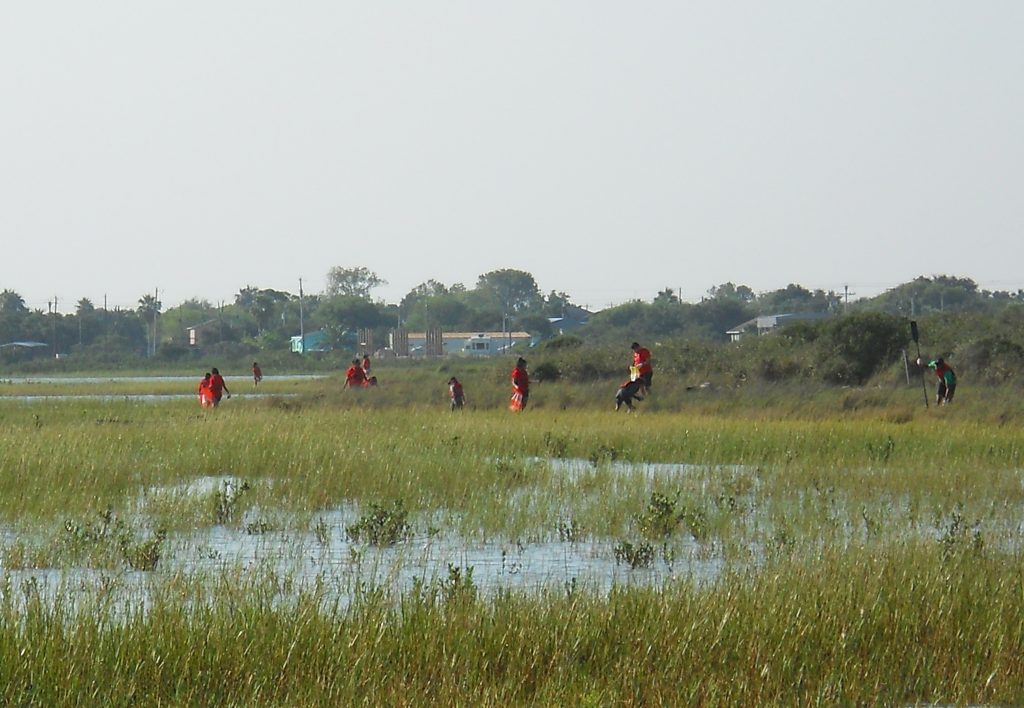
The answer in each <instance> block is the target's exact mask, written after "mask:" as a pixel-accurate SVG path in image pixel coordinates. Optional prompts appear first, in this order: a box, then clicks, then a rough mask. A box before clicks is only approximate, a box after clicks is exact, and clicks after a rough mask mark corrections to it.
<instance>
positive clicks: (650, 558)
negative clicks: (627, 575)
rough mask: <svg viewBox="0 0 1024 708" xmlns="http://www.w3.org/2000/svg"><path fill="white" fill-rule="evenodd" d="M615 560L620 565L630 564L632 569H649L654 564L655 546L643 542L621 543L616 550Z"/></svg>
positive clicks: (616, 546) (616, 545)
mask: <svg viewBox="0 0 1024 708" xmlns="http://www.w3.org/2000/svg"><path fill="white" fill-rule="evenodd" d="M614 552H615V560H616V561H617V562H619V563H628V564H629V567H630V568H633V569H634V570H635V569H637V568H649V567H650V566H651V564H652V563H653V562H654V546H652V545H651V544H649V543H647V542H646V541H642V542H640V543H636V544H634V543H632V542H630V541H619V542H618V543H617V544H615V548H614Z"/></svg>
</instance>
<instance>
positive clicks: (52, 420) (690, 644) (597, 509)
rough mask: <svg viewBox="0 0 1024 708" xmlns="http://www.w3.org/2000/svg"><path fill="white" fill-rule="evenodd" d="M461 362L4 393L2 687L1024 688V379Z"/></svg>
mask: <svg viewBox="0 0 1024 708" xmlns="http://www.w3.org/2000/svg"><path fill="white" fill-rule="evenodd" d="M451 366H452V364H451V363H450V362H449V363H442V364H437V363H434V364H424V365H421V366H418V367H396V368H394V369H391V370H388V369H387V368H386V367H382V370H381V372H380V373H381V378H382V381H383V383H382V385H381V386H380V387H379V389H376V390H368V391H350V390H344V389H343V388H342V386H341V381H340V379H338V378H337V377H333V378H327V379H300V380H296V381H293V382H290V383H289V384H287V388H286V389H284V390H281V392H282V393H288V394H290V395H288V396H287V397H268V398H254V397H246V396H245V395H242V394H241V393H239V395H237V396H236V397H235V398H234V399H232V400H231V401H229V402H225V403H224V404H222V406H221V407H220V408H219V409H217V410H214V411H202V410H200V409H199V408H198V406H197V405H196V404H195V402H193V401H188V400H177V399H166V400H160V401H156V402H153V401H148V400H134V399H121V400H111V401H95V400H84V399H83V400H76V399H63V400H53V401H49V400H43V401H37V402H34V403H31V404H27V403H24V402H22V401H20V400H18V398H17V396H18V395H21V391H20V390H18V391H17V392H16V393H14V394H13V395H12V396H9V397H8V398H7V399H0V470H2V474H0V565H2V573H3V580H2V584H0V686H2V688H0V693H2V696H3V700H4V701H5V702H18V703H36V704H53V703H70V702H88V703H100V702H104V703H107V702H114V703H126V702H129V701H139V700H143V701H146V702H150V701H160V702H169V703H197V702H201V703H208V702H217V703H230V704H235V703H252V702H261V703H289V704H295V703H299V704H302V703H314V702H316V703H321V702H332V703H353V702H374V703H379V702H389V703H422V702H443V703H465V702H473V703H484V704H494V703H499V702H500V703H507V702H509V701H513V702H517V703H531V702H536V703H559V704H562V703H575V704H591V705H605V704H608V703H614V702H625V703H648V702H665V703H668V702H672V703H679V702H690V703H692V702H697V701H700V702H714V703H745V704H750V703H778V702H804V701H806V702H811V701H822V702H826V701H827V702H844V703H845V702H886V703H889V702H911V703H913V702H950V703H969V702H991V703H1019V702H1020V701H1021V700H1022V699H1024V661H1022V659H1021V657H1022V656H1024V646H1021V644H1022V643H1024V640H1022V637H1024V570H1022V569H1024V565H1022V563H1021V560H1022V558H1021V553H1022V550H1021V538H1022V523H1024V518H1022V514H1021V512H1022V509H1024V477H1022V475H1024V472H1022V460H1021V456H1022V455H1024V433H1022V432H1021V429H1020V425H1019V421H1020V417H1019V410H1020V409H1019V404H1018V403H1017V400H1016V397H1015V396H1014V392H1012V391H1002V392H1001V391H1000V390H999V389H996V388H991V389H984V390H982V389H975V390H973V391H972V392H971V393H970V395H963V394H964V392H961V395H962V396H963V398H962V400H960V401H958V402H957V404H956V405H953V406H949V407H945V408H934V407H933V408H930V409H925V408H924V406H923V402H921V401H920V398H919V397H920V390H919V389H917V390H916V391H915V390H914V389H913V388H911V389H907V388H905V387H900V386H895V385H893V386H885V385H876V386H872V387H871V388H849V389H839V388H831V387H817V388H812V387H807V388H800V389H794V387H786V388H783V387H775V386H772V385H770V384H767V383H766V384H763V385H762V386H757V387H751V386H748V387H746V388H744V389H742V390H728V389H724V388H718V387H712V388H710V389H707V390H697V391H695V390H689V391H688V390H687V389H686V387H685V385H683V384H681V383H680V384H679V385H678V386H675V385H673V384H670V383H668V382H662V384H661V385H660V386H659V388H658V389H657V390H656V392H655V395H654V396H652V397H651V398H650V399H648V400H646V401H644V403H643V404H642V407H643V410H642V411H641V413H639V414H636V415H626V414H615V413H614V412H612V410H611V400H610V397H611V392H612V388H611V387H609V386H608V385H607V382H605V383H604V384H601V383H600V382H595V383H593V384H591V385H587V384H579V385H570V384H568V383H566V382H561V381H551V382H541V383H539V384H537V386H536V390H535V391H534V394H533V397H532V399H531V406H533V407H532V408H531V409H530V410H528V411H526V412H525V413H524V414H520V415H513V414H510V413H508V412H507V411H506V410H504V406H503V403H504V401H505V400H506V399H507V387H506V382H505V377H506V375H507V372H506V371H504V369H503V368H502V367H500V366H497V365H494V364H489V363H488V364H484V363H480V364H475V365H472V366H468V368H467V371H466V372H465V375H464V376H463V375H462V374H463V372H462V370H461V369H460V371H459V373H460V378H462V379H463V380H464V381H465V382H466V388H467V394H468V397H469V400H470V402H471V407H470V409H468V410H466V411H463V412H461V413H455V414H452V413H449V412H448V410H447V408H446V406H445V402H444V385H443V382H444V381H446V380H447V377H448V372H449V370H450V367H451ZM98 385H100V386H102V385H103V384H98ZM120 385H123V390H124V391H125V392H128V393H132V394H146V393H151V392H152V388H151V387H150V385H149V384H147V383H146V382H144V381H139V382H135V383H131V384H129V383H124V384H120ZM231 385H232V390H236V389H235V385H234V382H231ZM11 386H14V384H11ZM74 386H75V387H76V388H75V390H76V391H77V392H79V393H88V391H87V390H83V389H81V388H79V387H81V386H85V387H86V388H87V387H88V384H80V383H76V384H74ZM157 386H158V387H163V386H164V384H163V383H161V384H157ZM242 386H243V385H242V383H241V380H239V383H238V389H237V390H238V391H239V392H241V391H242V390H243V388H242ZM191 389H192V385H191V383H189V384H188V389H187V390H188V391H189V392H190V391H191ZM160 390H163V388H160ZM961 404H962V405H961Z"/></svg>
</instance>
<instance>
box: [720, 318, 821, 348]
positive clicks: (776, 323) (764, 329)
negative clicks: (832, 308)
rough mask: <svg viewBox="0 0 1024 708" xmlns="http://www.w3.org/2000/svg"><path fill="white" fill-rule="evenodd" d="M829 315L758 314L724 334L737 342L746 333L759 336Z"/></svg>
mask: <svg viewBox="0 0 1024 708" xmlns="http://www.w3.org/2000/svg"><path fill="white" fill-rule="evenodd" d="M831 316H832V315H831V314H830V313H828V312H790V313H786V314H780V315H759V316H757V317H755V318H753V319H750V320H747V321H746V322H741V323H740V324H738V325H736V326H735V327H733V328H731V329H729V330H727V331H726V335H727V336H728V337H729V341H730V342H738V341H739V340H740V338H742V337H743V336H745V335H748V334H755V335H757V336H761V335H763V334H769V333H771V332H774V331H775V330H777V329H779V328H780V327H785V326H786V325H790V324H793V323H794V322H807V321H817V320H824V319H828V318H829V317H831Z"/></svg>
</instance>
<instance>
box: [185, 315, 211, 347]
mask: <svg viewBox="0 0 1024 708" xmlns="http://www.w3.org/2000/svg"><path fill="white" fill-rule="evenodd" d="M218 321H219V320H218V318H216V317H214V318H213V319H210V320H206V322H200V323H199V324H197V325H192V326H191V327H189V328H188V330H187V331H188V345H189V346H190V347H198V346H199V345H200V343H202V342H203V340H205V339H206V335H205V333H206V332H209V331H210V330H211V329H213V326H214V324H216V323H217V322H218Z"/></svg>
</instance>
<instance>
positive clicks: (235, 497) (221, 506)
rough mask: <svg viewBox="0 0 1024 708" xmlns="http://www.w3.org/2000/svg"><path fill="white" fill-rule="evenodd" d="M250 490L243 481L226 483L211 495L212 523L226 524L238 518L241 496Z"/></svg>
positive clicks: (247, 484)
mask: <svg viewBox="0 0 1024 708" xmlns="http://www.w3.org/2000/svg"><path fill="white" fill-rule="evenodd" d="M250 489H252V487H251V486H250V485H249V483H248V482H247V481H245V480H242V481H241V482H237V481H226V482H224V483H223V484H221V485H220V487H219V488H218V489H217V490H216V491H215V492H214V493H213V497H212V501H213V522H214V523H215V524H226V523H228V522H229V521H232V520H233V519H235V518H236V517H237V516H238V512H239V508H240V503H239V502H240V501H241V499H242V496H243V495H244V494H245V493H246V492H247V491H249V490H250Z"/></svg>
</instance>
